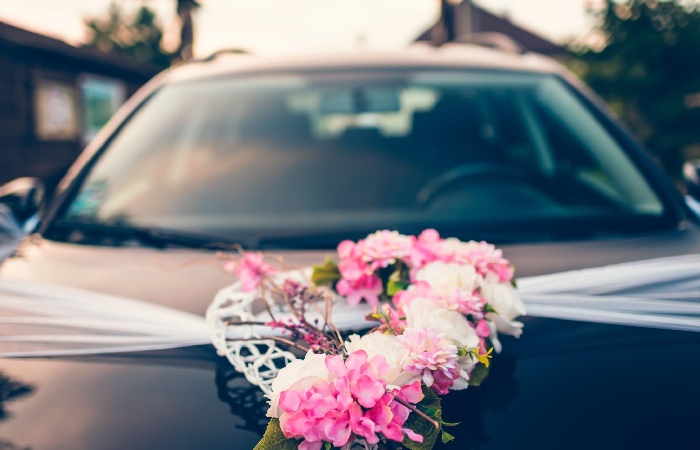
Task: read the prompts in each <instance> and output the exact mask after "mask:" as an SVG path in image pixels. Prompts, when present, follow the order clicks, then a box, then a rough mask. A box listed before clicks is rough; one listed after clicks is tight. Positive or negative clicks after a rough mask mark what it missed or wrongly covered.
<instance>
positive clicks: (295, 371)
mask: <svg viewBox="0 0 700 450" xmlns="http://www.w3.org/2000/svg"><path fill="white" fill-rule="evenodd" d="M328 376H329V371H328V369H327V368H326V355H318V354H315V353H313V352H312V351H310V350H309V352H308V353H307V354H306V356H305V357H304V359H296V360H294V361H292V362H290V363H289V364H287V365H286V366H285V367H283V368H282V369H281V370H280V371H279V372H277V377H276V378H275V380H274V381H273V382H272V392H271V393H269V394H267V398H269V399H270V401H269V404H270V408H269V409H268V410H267V417H279V416H280V414H281V411H280V410H279V400H280V394H281V393H282V392H283V391H286V390H289V389H295V390H299V389H308V388H310V387H311V386H312V385H313V384H314V383H315V382H316V381H317V380H318V379H319V378H323V379H324V380H327V379H328Z"/></svg>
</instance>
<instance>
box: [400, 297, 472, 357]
mask: <svg viewBox="0 0 700 450" xmlns="http://www.w3.org/2000/svg"><path fill="white" fill-rule="evenodd" d="M404 313H405V314H406V325H407V326H406V328H410V329H414V330H419V329H421V328H434V329H436V330H438V331H439V332H440V333H442V334H443V335H444V336H445V338H447V339H448V340H450V341H451V342H452V343H453V344H454V345H456V346H457V347H460V348H465V349H473V348H476V347H477V346H478V345H479V337H478V336H477V335H476V331H474V329H473V328H472V327H471V326H470V325H469V322H468V321H467V319H466V318H465V317H464V316H463V315H462V314H460V313H458V312H457V311H452V310H449V309H446V308H442V307H440V306H439V305H438V304H436V303H435V302H433V301H432V300H429V299H427V298H417V299H415V300H413V301H412V302H411V303H409V304H408V305H407V306H405V307H404Z"/></svg>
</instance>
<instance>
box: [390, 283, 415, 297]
mask: <svg viewBox="0 0 700 450" xmlns="http://www.w3.org/2000/svg"><path fill="white" fill-rule="evenodd" d="M410 285H411V283H407V282H405V281H397V280H392V279H389V282H388V283H387V284H386V295H388V296H390V297H393V296H394V295H396V293H397V292H401V291H404V290H406V289H407V288H408V287H409V286H410Z"/></svg>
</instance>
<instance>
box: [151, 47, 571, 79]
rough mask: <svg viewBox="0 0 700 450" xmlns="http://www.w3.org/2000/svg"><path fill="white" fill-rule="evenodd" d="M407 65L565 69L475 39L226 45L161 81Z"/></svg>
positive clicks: (542, 70)
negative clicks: (268, 50)
mask: <svg viewBox="0 0 700 450" xmlns="http://www.w3.org/2000/svg"><path fill="white" fill-rule="evenodd" d="M401 68H439V69H445V68H456V69H486V70H488V69H492V70H505V71H517V72H538V73H560V72H561V70H562V68H561V66H560V65H559V64H558V63H556V62H555V61H554V60H552V59H550V58H547V57H545V56H543V55H539V54H536V53H516V52H507V51H502V50H498V49H492V48H488V47H484V46H480V45H471V44H446V45H443V46H440V47H434V46H431V45H429V44H423V43H419V44H414V45H412V46H410V47H409V48H407V49H405V50H401V51H394V52H347V53H333V54H304V55H293V56H286V55H285V56H274V57H273V56H259V55H254V54H249V53H245V52H243V51H240V50H235V49H233V50H228V51H226V50H224V51H221V52H217V53H215V54H214V55H212V56H211V57H209V58H206V59H203V60H197V61H193V62H189V63H186V64H180V65H178V66H176V67H174V68H172V69H170V70H168V71H166V72H165V73H164V74H163V75H162V76H163V78H165V79H161V80H160V81H161V82H163V81H164V82H179V81H186V80H193V79H200V78H209V77H218V76H226V75H236V74H241V75H242V74H246V73H296V72H315V71H318V72H325V71H338V70H343V71H352V70H369V69H372V70H376V69H387V70H392V69H401Z"/></svg>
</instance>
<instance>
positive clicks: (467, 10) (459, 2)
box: [417, 0, 566, 57]
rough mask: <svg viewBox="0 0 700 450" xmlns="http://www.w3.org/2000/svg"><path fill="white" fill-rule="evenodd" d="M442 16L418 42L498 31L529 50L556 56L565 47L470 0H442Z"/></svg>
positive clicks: (442, 40)
mask: <svg viewBox="0 0 700 450" xmlns="http://www.w3.org/2000/svg"><path fill="white" fill-rule="evenodd" d="M441 3H442V12H441V16H440V19H439V20H438V21H437V23H435V25H433V26H432V27H430V28H429V29H428V30H426V31H425V32H424V33H423V34H421V35H420V36H419V37H418V39H417V40H418V41H429V42H435V43H439V44H442V43H445V42H453V41H459V40H462V39H465V38H468V37H469V36H470V35H474V34H484V33H497V34H503V35H506V36H508V37H509V38H511V39H512V40H513V41H515V42H516V43H517V44H519V45H520V46H521V47H522V48H523V49H525V50H527V51H532V52H537V53H542V54H544V55H547V56H552V57H557V56H561V55H565V54H566V50H565V49H564V48H563V47H562V46H560V45H557V44H554V43H553V42H550V41H548V40H547V39H544V38H543V37H541V36H538V35H537V34H535V33H533V32H531V31H528V30H525V29H524V28H522V27H520V26H518V25H515V24H514V23H512V22H511V21H510V20H508V19H507V18H505V17H499V16H497V15H495V14H492V13H490V12H488V11H486V10H485V9H483V8H479V7H478V6H476V5H474V4H473V3H472V2H471V1H470V0H441Z"/></svg>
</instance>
